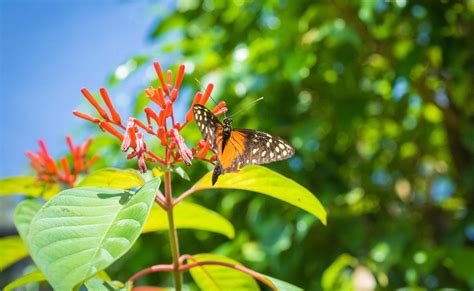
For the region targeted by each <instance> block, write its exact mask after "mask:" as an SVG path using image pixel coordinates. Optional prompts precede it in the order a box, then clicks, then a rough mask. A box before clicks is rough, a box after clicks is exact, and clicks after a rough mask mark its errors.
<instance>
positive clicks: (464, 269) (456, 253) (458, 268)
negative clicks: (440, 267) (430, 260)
mask: <svg viewBox="0 0 474 291" xmlns="http://www.w3.org/2000/svg"><path fill="white" fill-rule="evenodd" d="M448 258H449V260H448V262H447V265H448V267H449V268H450V269H451V272H452V273H453V275H454V276H455V277H457V278H459V279H460V280H463V281H466V282H467V283H468V284H469V286H470V287H471V288H473V287H474V277H473V276H472V274H474V250H472V249H469V248H463V247H455V248H451V249H449V250H448Z"/></svg>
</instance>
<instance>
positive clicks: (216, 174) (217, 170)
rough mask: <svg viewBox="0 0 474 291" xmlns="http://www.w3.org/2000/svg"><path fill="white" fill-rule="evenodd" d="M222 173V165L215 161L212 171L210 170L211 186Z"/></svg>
mask: <svg viewBox="0 0 474 291" xmlns="http://www.w3.org/2000/svg"><path fill="white" fill-rule="evenodd" d="M222 174H223V171H222V166H221V164H220V163H219V162H217V163H216V166H215V167H214V172H212V186H214V184H216V182H217V179H218V178H219V176H220V175H222Z"/></svg>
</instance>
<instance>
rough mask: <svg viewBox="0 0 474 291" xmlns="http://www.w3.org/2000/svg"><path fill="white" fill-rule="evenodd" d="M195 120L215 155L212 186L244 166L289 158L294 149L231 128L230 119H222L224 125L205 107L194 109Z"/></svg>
mask: <svg viewBox="0 0 474 291" xmlns="http://www.w3.org/2000/svg"><path fill="white" fill-rule="evenodd" d="M193 113H194V119H195V120H196V123H197V125H198V128H199V130H200V131H201V133H202V136H203V138H204V139H205V140H208V141H209V142H210V143H211V148H212V150H213V151H214V152H215V153H216V154H217V159H216V165H215V167H214V172H213V173H212V185H214V184H215V183H216V182H217V179H218V178H219V176H220V175H223V174H225V173H230V172H238V171H239V169H240V168H241V167H243V166H246V165H260V164H266V163H270V162H274V161H280V160H285V159H288V158H290V157H291V156H293V155H294V153H295V150H294V148H293V147H292V146H291V145H290V144H289V143H288V142H286V141H284V140H283V139H281V138H279V137H277V136H273V135H270V134H268V133H266V132H261V131H256V130H251V129H240V128H232V120H231V119H230V118H228V117H224V119H223V122H224V123H223V124H222V123H221V122H220V121H219V119H218V118H217V117H216V116H215V115H214V114H213V113H212V111H210V110H209V109H207V108H206V107H204V106H202V105H200V104H196V105H194V106H193Z"/></svg>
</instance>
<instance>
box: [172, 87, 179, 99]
mask: <svg viewBox="0 0 474 291" xmlns="http://www.w3.org/2000/svg"><path fill="white" fill-rule="evenodd" d="M177 97H178V90H176V88H173V90H172V91H171V95H170V100H171V102H174V101H175V100H176V98H177Z"/></svg>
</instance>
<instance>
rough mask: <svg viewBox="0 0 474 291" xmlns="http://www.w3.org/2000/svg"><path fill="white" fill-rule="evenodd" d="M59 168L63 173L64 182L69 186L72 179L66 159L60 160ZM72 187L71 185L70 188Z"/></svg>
mask: <svg viewBox="0 0 474 291" xmlns="http://www.w3.org/2000/svg"><path fill="white" fill-rule="evenodd" d="M61 167H62V168H63V172H64V180H65V181H68V183H69V184H71V182H72V183H73V178H72V176H71V171H70V170H69V163H68V161H67V159H66V157H63V158H61ZM73 185H74V184H73ZM73 185H71V186H73Z"/></svg>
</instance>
